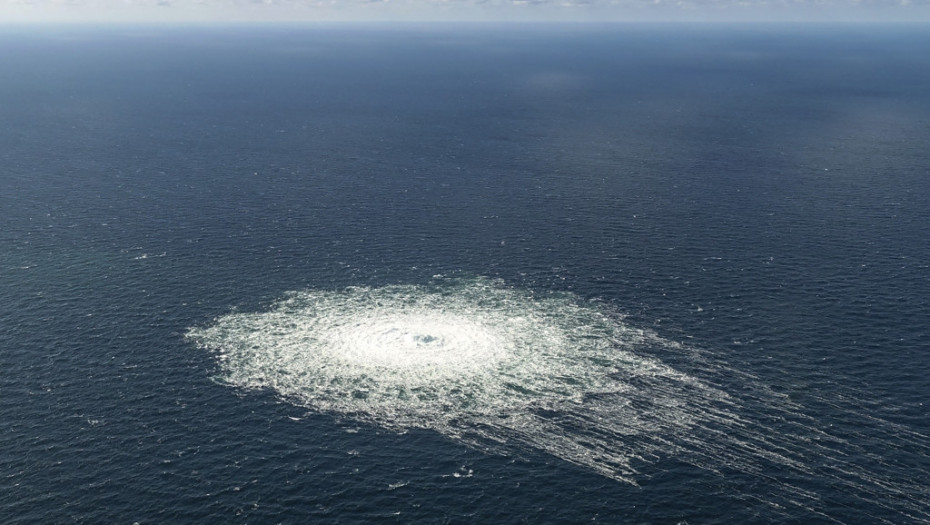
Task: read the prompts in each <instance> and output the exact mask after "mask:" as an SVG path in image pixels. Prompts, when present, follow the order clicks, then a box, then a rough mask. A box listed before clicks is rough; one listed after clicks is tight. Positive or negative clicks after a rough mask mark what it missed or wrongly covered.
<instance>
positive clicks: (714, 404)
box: [187, 279, 930, 523]
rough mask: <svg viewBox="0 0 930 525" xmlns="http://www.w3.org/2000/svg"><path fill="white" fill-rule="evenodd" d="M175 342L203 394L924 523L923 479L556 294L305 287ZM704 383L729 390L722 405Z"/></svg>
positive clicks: (467, 285) (912, 444)
mask: <svg viewBox="0 0 930 525" xmlns="http://www.w3.org/2000/svg"><path fill="white" fill-rule="evenodd" d="M187 336H188V338H189V339H191V340H192V341H194V342H196V343H197V344H198V345H199V346H200V347H202V348H205V349H208V350H210V351H212V352H214V353H215V354H216V356H217V362H218V363H219V369H220V370H219V374H218V378H217V379H218V380H219V381H221V382H223V383H226V384H229V385H232V386H235V387H240V388H247V389H250V388H263V389H272V390H273V391H275V392H277V393H278V394H279V395H280V396H281V398H282V399H284V400H286V401H287V402H290V403H295V404H298V405H301V406H304V407H307V408H309V409H311V410H314V411H317V412H323V413H329V414H334V415H336V416H338V417H340V418H346V419H353V420H356V421H361V422H365V423H371V424H374V425H379V426H382V427H385V428H388V429H392V430H404V429H409V428H422V429H431V430H434V431H436V432H439V433H441V434H443V435H446V436H448V437H449V438H451V439H455V440H458V441H460V442H462V443H465V444H468V445H471V446H475V447H480V448H482V449H484V450H490V451H494V452H499V453H503V454H509V453H511V452H513V451H517V450H520V449H523V450H538V451H543V452H546V453H548V454H551V455H553V456H555V457H558V458H561V459H563V460H565V461H568V462H570V463H573V464H576V465H580V466H582V467H585V468H588V469H591V470H592V471H594V472H597V473H599V474H601V475H603V476H606V477H609V478H612V479H615V480H620V481H626V482H629V483H632V484H637V483H638V481H639V480H641V479H643V477H644V475H645V473H644V472H643V469H644V468H645V467H647V466H648V465H650V464H654V463H655V462H657V461H660V460H662V459H666V458H674V459H675V460H676V461H679V462H682V463H686V464H690V465H693V466H695V467H698V468H702V469H705V471H707V472H713V473H715V474H717V475H719V476H721V477H723V478H728V477H729V476H731V475H735V477H736V481H735V482H734V485H733V490H736V491H740V490H743V489H741V487H747V486H748V487H752V486H754V485H755V484H756V483H758V482H759V480H764V482H765V483H766V484H767V485H768V489H767V490H766V491H764V492H762V493H759V492H757V491H754V492H749V493H744V494H742V495H740V496H739V497H741V498H743V499H745V500H746V501H759V502H761V503H763V504H764V505H766V506H767V507H768V508H770V509H775V511H776V512H782V513H783V515H784V517H785V518H786V519H787V518H792V519H793V518H797V516H798V515H801V514H798V513H802V514H803V515H808V516H816V517H824V516H828V514H825V513H824V510H823V509H824V508H825V507H824V504H823V502H822V501H821V496H820V495H819V494H817V493H816V492H813V491H811V490H810V489H809V488H806V485H805V483H804V482H803V480H808V479H812V478H814V479H818V480H819V481H818V482H817V483H815V485H819V486H823V487H842V490H843V491H844V493H847V494H855V495H856V498H857V499H858V501H859V503H860V504H861V505H863V506H864V507H865V508H871V509H877V511H878V512H880V513H887V514H888V515H890V516H893V518H890V519H886V518H881V517H878V516H875V520H874V521H876V522H885V523H896V522H903V521H902V519H901V518H906V519H905V520H904V521H908V520H914V521H918V522H926V521H927V519H928V518H930V509H928V505H927V501H926V498H925V497H924V496H923V495H924V494H925V491H926V488H925V486H924V484H922V483H920V481H919V480H922V479H926V472H923V471H919V472H917V473H916V474H914V475H913V476H912V477H911V478H908V477H903V478H902V476H901V473H900V471H899V470H896V469H895V468H889V464H886V463H885V462H884V461H883V460H882V458H881V457H880V456H879V457H877V458H876V457H873V456H870V455H862V454H857V453H855V452H856V450H857V448H856V445H854V444H853V443H851V442H850V441H849V438H848V436H845V435H843V434H842V433H837V432H835V431H834V430H831V429H829V428H825V427H824V425H823V424H822V422H820V421H818V420H817V419H816V418H814V417H811V416H808V415H805V413H804V407H802V406H799V405H797V404H795V403H793V402H791V401H790V400H789V399H788V398H787V397H786V396H784V395H781V394H778V393H775V392H773V391H772V390H771V389H769V388H768V387H766V386H765V385H764V384H762V383H760V382H759V381H758V379H756V378H755V377H754V376H752V375H750V374H747V373H745V372H741V371H739V370H737V369H735V368H733V367H731V366H729V365H728V364H727V363H725V362H723V361H721V360H719V359H716V358H714V357H713V356H712V355H710V354H709V353H706V352H701V351H698V350H696V349H694V348H689V347H685V346H682V345H678V344H676V343H674V342H672V341H669V340H667V339H663V338H661V337H658V336H657V335H655V334H651V333H649V332H647V331H643V330H638V329H635V328H632V327H630V326H628V325H627V324H626V323H625V322H624V320H623V317H622V316H620V315H617V314H616V313H615V312H612V311H611V310H609V309H607V308H605V307H604V306H602V305H598V304H597V303H592V302H589V301H583V300H582V299H581V298H579V297H577V296H575V295H572V294H568V293H562V294H556V293H550V294H539V293H537V294H534V293H533V292H530V291H527V290H520V289H516V288H511V287H507V286H505V285H504V284H503V283H501V282H499V281H493V280H488V279H470V280H467V279H461V280H448V279H440V280H436V281H434V282H432V283H430V284H428V285H398V286H385V287H382V288H362V287H353V288H347V289H345V290H342V291H322V290H308V291H302V292H293V293H290V294H289V295H288V296H286V297H285V298H284V299H283V300H281V301H279V302H278V303H276V304H274V305H273V306H272V307H271V308H270V309H269V310H267V311H264V312H257V313H231V314H229V315H225V316H223V317H220V318H218V319H216V320H215V321H214V322H213V323H212V324H211V325H210V326H206V327H195V328H192V329H190V330H189V332H188V334H187ZM657 351H661V352H662V353H663V354H668V355H675V356H676V357H677V358H678V359H679V362H682V363H684V364H686V365H687V366H688V370H689V371H690V374H686V373H682V372H680V371H678V370H675V369H673V368H671V367H669V366H667V365H665V364H664V363H662V362H661V361H659V360H658V359H656V358H655V357H653V356H654V355H655V353H656V352H657ZM720 378H726V380H725V382H726V383H728V384H731V385H734V386H735V387H736V388H738V389H739V391H740V393H739V398H738V399H737V398H734V396H731V395H729V394H727V393H726V392H724V391H723V390H722V389H721V387H720V386H719V383H720ZM849 399H850V404H849V406H848V407H846V408H845V409H844V410H845V413H844V414H845V415H844V417H846V418H848V419H850V420H852V421H856V424H857V425H858V426H856V427H855V428H857V429H858V428H869V429H871V432H872V433H873V434H874V435H875V436H877V439H879V440H880V441H881V442H882V443H886V444H887V446H888V447H892V448H895V450H899V451H903V450H913V451H915V452H913V457H911V458H910V460H909V461H910V463H911V464H914V465H919V464H921V461H925V451H926V442H927V439H928V437H927V436H923V435H920V434H918V433H915V432H913V431H912V430H910V429H908V428H906V427H903V426H901V425H896V424H894V423H891V422H889V421H884V420H881V419H880V418H877V417H875V416H874V415H873V414H872V413H871V412H870V410H869V409H868V406H869V405H868V404H862V403H859V404H857V403H858V402H855V398H854V397H850V398H849ZM831 402H833V401H832V400H831ZM747 408H748V409H747ZM850 452H852V453H850ZM812 457H813V458H815V461H812V459H811V458H812ZM891 466H894V465H893V464H892V465H891ZM918 470H919V469H918ZM772 472H783V473H788V474H787V475H786V476H785V478H776V477H774V476H773V475H772V474H771V473H772ZM741 479H742V481H740V480H741ZM747 479H751V480H753V481H752V482H751V483H747V482H746V481H745V480H747ZM788 480H802V481H801V482H797V481H788ZM914 480H918V481H914Z"/></svg>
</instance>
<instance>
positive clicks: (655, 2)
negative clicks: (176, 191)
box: [0, 0, 930, 25]
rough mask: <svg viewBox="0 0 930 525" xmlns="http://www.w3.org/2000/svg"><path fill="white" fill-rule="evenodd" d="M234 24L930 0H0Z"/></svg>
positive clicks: (873, 9) (116, 16)
mask: <svg viewBox="0 0 930 525" xmlns="http://www.w3.org/2000/svg"><path fill="white" fill-rule="evenodd" d="M233 21H237V22H238V21H262V22H274V21H358V22H362V21H364V22H378V21H492V22H493V21H541V22H553V21H579V22H580V21H593V22H598V21H617V22H624V21H627V22H637V21H657V22H663V21H668V22H743V21H762V22H766V21H769V22H775V21H798V22H807V21H810V22H830V21H836V22H868V21H883V22H921V23H930V0H0V25H2V24H3V23H43V22H49V23H61V22H233Z"/></svg>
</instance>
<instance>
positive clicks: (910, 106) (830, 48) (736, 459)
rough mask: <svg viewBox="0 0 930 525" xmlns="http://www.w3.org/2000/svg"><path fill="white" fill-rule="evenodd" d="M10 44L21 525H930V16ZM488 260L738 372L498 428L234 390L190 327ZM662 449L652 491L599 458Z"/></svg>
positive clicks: (9, 517)
mask: <svg viewBox="0 0 930 525" xmlns="http://www.w3.org/2000/svg"><path fill="white" fill-rule="evenodd" d="M0 35H2V36H0V49H2V52H0V145H2V147H0V521H3V522H4V523H67V522H85V523H106V522H119V523H131V522H140V523H165V522H208V523H213V522H251V523H277V522H284V523H300V522H307V521H310V520H312V521H322V522H338V523H361V522H370V521H383V522H400V523H403V522H427V523H472V522H488V523H490V522H505V523H541V522H581V521H589V520H596V521H601V522H608V523H677V522H685V521H686V522H688V523H739V522H758V523H766V522H778V523H785V522H787V523H817V522H823V523H831V522H842V523H880V522H886V523H927V522H930V492H928V486H930V418H928V417H927V408H928V404H927V398H928V395H930V379H928V378H930V355H928V352H930V328H928V327H930V242H928V239H930V206H928V205H927V203H928V202H930V171H928V166H930V153H928V149H927V144H930V57H928V55H927V54H926V53H921V52H917V50H921V49H930V36H928V35H927V33H926V32H925V31H918V30H909V29H907V28H890V27H884V28H883V27H868V26H865V27H847V28H827V27H805V28H787V27H780V28H779V27H762V26H760V27H752V28H742V29H741V28H735V27H706V28H689V27H630V26H605V27H564V26H554V27H529V28H527V27H511V26H502V27H492V28H487V27H485V28H478V27H442V26H436V27H402V28H378V27H327V26H320V27H313V26H310V27H289V28H282V27H277V28H275V27H226V28H217V27H189V28H152V27H123V28H108V29H91V28H86V29H75V28H67V29H37V28H32V29H16V28H4V29H3V31H2V33H0ZM437 276H442V277H437ZM475 279H479V280H481V279H490V280H492V281H493V282H495V283H497V284H495V286H499V287H502V289H510V290H519V291H520V293H522V294H529V296H534V297H540V298H546V297H552V296H553V294H557V295H558V297H561V298H565V297H569V298H571V299H570V300H571V301H575V302H577V303H578V304H595V303H596V304H598V305H601V306H598V308H602V309H604V311H611V312H614V315H615V316H617V318H619V316H624V317H623V320H622V323H623V325H624V326H629V327H631V328H635V329H638V330H644V331H646V332H647V333H649V334H651V337H653V340H654V341H659V342H658V343H654V344H647V345H645V346H641V347H637V348H636V349H635V351H636V352H637V353H638V355H641V356H643V357H644V358H648V359H654V360H657V361H658V362H661V363H664V365H667V366H668V367H671V368H672V369H674V370H677V371H679V372H681V373H682V374H685V375H687V376H688V377H691V378H695V379H696V380H698V381H700V382H701V383H702V384H705V385H710V386H712V387H713V389H714V391H715V392H723V393H726V394H727V395H728V396H729V397H728V398H727V401H726V402H724V401H714V399H718V398H717V397H714V398H708V399H709V401H707V402H706V403H705V402H704V401H702V402H701V403H697V404H693V403H692V404H689V403H691V401H692V400H690V399H687V397H688V396H683V397H682V398H681V399H680V404H681V406H682V407H684V408H682V409H681V411H680V413H681V414H682V415H683V416H687V417H688V418H691V417H693V418H694V419H695V420H696V421H698V422H699V423H695V424H694V425H692V426H688V425H685V426H683V427H680V428H678V427H674V428H678V430H674V431H672V430H669V429H670V428H673V427H672V426H670V424H669V422H668V421H666V420H665V419H663V420H662V421H658V423H657V426H656V428H655V431H654V433H653V434H652V435H637V436H627V435H626V434H624V432H622V428H621V427H622V421H606V420H605V421H603V422H602V424H601V425H595V426H593V427H586V426H583V425H580V424H573V423H571V422H564V421H561V420H560V421H559V425H560V426H559V427H558V428H559V429H561V430H559V432H563V433H564V436H567V441H566V442H568V443H573V444H578V445H579V447H578V449H577V450H575V451H574V452H571V453H558V452H557V451H556V452H553V451H554V450H555V445H552V446H551V447H550V445H551V443H549V441H542V440H540V441H539V442H533V441H532V440H531V439H528V438H527V439H523V440H519V439H515V440H513V441H512V442H510V441H508V442H506V443H501V444H497V445H496V446H494V447H488V446H484V445H482V444H481V443H478V444H476V443H475V442H473V441H468V440H463V439H457V438H456V437H455V436H450V435H447V433H443V432H439V431H435V430H431V427H430V424H429V421H426V422H424V424H423V425H420V426H415V427H414V428H409V429H406V431H405V430H403V429H397V428H388V427H386V426H384V425H379V424H376V423H372V421H371V418H366V417H365V415H364V414H358V416H359V417H353V416H352V415H351V414H333V413H330V412H327V411H324V410H317V409H314V408H313V405H312V403H310V402H307V400H306V399H304V400H295V399H285V398H282V396H280V395H279V394H278V393H277V392H276V390H275V389H274V388H270V387H266V388H257V389H243V388H237V387H235V386H230V385H229V381H227V380H222V379H218V378H219V377H220V376H221V375H222V370H221V369H220V363H219V361H218V360H217V358H216V355H215V354H213V353H211V352H210V351H206V350H205V349H203V348H198V345H197V344H196V342H195V341H192V340H191V338H190V337H189V336H188V333H189V331H190V330H191V329H192V328H194V327H205V326H210V325H211V323H213V322H214V320H215V319H216V318H217V317H219V316H224V315H227V314H230V313H233V312H245V313H248V312H266V311H268V310H269V309H271V308H273V304H274V302H275V301H276V300H278V299H280V298H281V297H283V296H285V295H286V294H287V293H288V292H291V291H299V290H329V291H332V292H333V293H339V291H340V290H345V289H346V287H350V286H356V287H358V286H362V287H370V288H371V289H372V290H378V289H380V288H381V287H383V286H387V285H427V284H428V285H430V286H435V287H439V288H441V289H447V290H453V289H454V288H455V287H456V286H458V284H456V283H459V282H462V280H464V281H465V282H474V280H475ZM437 283H438V284H437ZM444 293H449V294H455V293H457V292H455V291H454V290H453V291H447V292H444ZM592 301H593V303H592ZM362 314H364V312H362ZM553 315H559V314H558V312H554V313H553ZM430 337H431V336H430ZM272 343H273V340H272ZM676 343H677V344H676ZM267 350H269V351H273V350H274V349H273V348H269V349H267ZM542 372H545V370H543V371H542ZM651 384H652V383H648V382H646V383H643V385H645V386H643V385H640V386H642V388H641V389H640V390H639V393H638V394H636V397H632V398H631V403H632V405H631V406H632V407H633V410H636V407H637V406H640V404H647V403H648V402H649V401H650V398H649V396H648V387H649V385H651ZM260 386H267V385H260ZM676 392H677V391H676ZM666 393H667V392H666ZM586 394H589V395H590V396H591V402H592V403H593V404H596V405H597V406H604V405H605V403H603V402H601V403H598V402H597V399H596V397H597V395H598V393H597V392H589V393H586ZM721 399H722V398H721ZM669 402H670V403H672V404H677V402H674V400H672V401H669ZM586 406H587V405H586V404H584V403H582V404H581V405H580V406H579V408H577V409H575V410H576V412H574V413H575V415H578V416H580V415H583V414H584V410H585V407H586ZM643 406H645V405H643ZM608 408H609V407H608ZM718 410H719V412H718ZM650 412H651V409H648V408H642V409H640V413H641V416H642V417H643V418H644V419H647V418H648V415H649V413H650ZM670 413H671V412H670ZM676 413H677V412H676ZM710 414H714V416H713V417H711V416H710ZM721 414H722V415H721ZM538 415H539V418H541V419H542V420H544V419H545V418H547V417H550V418H554V419H553V421H555V418H557V417H558V414H556V413H554V412H550V411H547V410H540V411H539V414H538ZM461 424H462V425H465V426H467V425H468V422H467V421H466V422H464V423H461ZM573 425H574V426H573ZM618 429H620V430H618ZM560 436H562V435H561V434H560ZM564 436H563V437H564ZM549 437H553V439H554V437H555V435H554V434H553V435H552V436H549ZM547 439H548V438H547ZM646 441H649V443H650V445H649V448H648V450H649V451H650V454H649V455H648V456H647V455H645V454H643V455H641V456H640V457H635V458H633V459H632V460H631V461H632V465H633V467H634V470H635V474H633V475H632V479H631V480H627V481H623V480H618V479H615V478H613V477H611V476H609V475H603V473H599V472H597V471H596V470H595V469H592V468H588V467H586V466H585V464H583V462H581V463H579V461H575V460H578V459H579V458H581V457H582V456H585V455H589V456H590V455H593V454H597V452H598V451H599V450H606V451H608V452H610V453H617V454H619V453H620V452H618V451H623V450H626V449H627V448H629V449H630V450H632V451H633V452H631V454H633V453H635V452H636V451H638V450H645V449H644V448H641V447H643V446H645V445H643V443H645V442H646ZM586 443H587V445H586ZM590 443H595V444H596V445H597V446H595V445H591V444H590ZM598 447H601V449H598ZM572 454H574V455H572ZM633 455H635V454H633ZM631 457H632V456H631ZM566 458H567V459H568V460H566Z"/></svg>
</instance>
